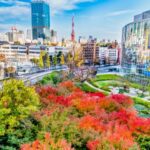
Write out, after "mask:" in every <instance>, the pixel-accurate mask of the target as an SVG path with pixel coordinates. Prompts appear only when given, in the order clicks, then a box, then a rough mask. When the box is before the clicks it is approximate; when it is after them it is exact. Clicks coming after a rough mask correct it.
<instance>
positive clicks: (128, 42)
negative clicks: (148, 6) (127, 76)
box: [122, 11, 150, 72]
mask: <svg viewBox="0 0 150 150" xmlns="http://www.w3.org/2000/svg"><path fill="white" fill-rule="evenodd" d="M139 64H147V65H149V64H150V11H146V12H144V13H142V14H139V15H136V16H135V17H134V21H133V22H131V23H129V24H127V25H126V26H124V27H123V30H122V66H124V67H125V68H128V72H130V71H132V70H134V71H135V70H136V69H135V68H136V66H137V65H139ZM126 70H127V69H126Z"/></svg>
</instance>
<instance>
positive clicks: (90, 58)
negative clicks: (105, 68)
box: [81, 37, 99, 64]
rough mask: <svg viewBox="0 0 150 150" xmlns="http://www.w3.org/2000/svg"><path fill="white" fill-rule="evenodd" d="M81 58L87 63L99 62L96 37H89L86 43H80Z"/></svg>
mask: <svg viewBox="0 0 150 150" xmlns="http://www.w3.org/2000/svg"><path fill="white" fill-rule="evenodd" d="M81 47H82V53H83V59H84V62H85V63H87V64H93V63H96V62H99V46H97V41H96V39H93V38H92V37H90V38H89V40H88V42H87V43H86V44H81Z"/></svg>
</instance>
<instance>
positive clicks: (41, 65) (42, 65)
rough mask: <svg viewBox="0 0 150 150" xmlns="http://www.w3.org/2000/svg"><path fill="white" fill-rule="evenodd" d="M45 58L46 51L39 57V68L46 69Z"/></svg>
mask: <svg viewBox="0 0 150 150" xmlns="http://www.w3.org/2000/svg"><path fill="white" fill-rule="evenodd" d="M44 56H45V52H44V51H41V52H40V56H39V63H38V66H39V67H40V68H44V60H43V57H44Z"/></svg>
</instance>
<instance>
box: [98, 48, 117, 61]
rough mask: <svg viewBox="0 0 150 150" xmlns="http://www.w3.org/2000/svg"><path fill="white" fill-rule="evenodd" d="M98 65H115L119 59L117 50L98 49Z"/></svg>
mask: <svg viewBox="0 0 150 150" xmlns="http://www.w3.org/2000/svg"><path fill="white" fill-rule="evenodd" d="M99 57H100V64H116V63H117V61H118V58H119V49H118V48H108V47H100V48H99Z"/></svg>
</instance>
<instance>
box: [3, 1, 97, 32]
mask: <svg viewBox="0 0 150 150" xmlns="http://www.w3.org/2000/svg"><path fill="white" fill-rule="evenodd" d="M47 1H48V2H49V4H50V8H51V14H52V15H55V14H57V13H61V12H63V11H67V10H74V9H78V7H77V4H79V3H84V2H93V1H95V0H47ZM2 3H3V4H6V5H5V6H4V5H0V16H1V18H0V31H8V30H10V27H11V26H13V25H15V26H17V27H18V28H20V29H24V28H25V27H26V28H27V27H30V26H31V23H30V22H31V6H30V3H29V2H22V1H19V0H0V4H2Z"/></svg>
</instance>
